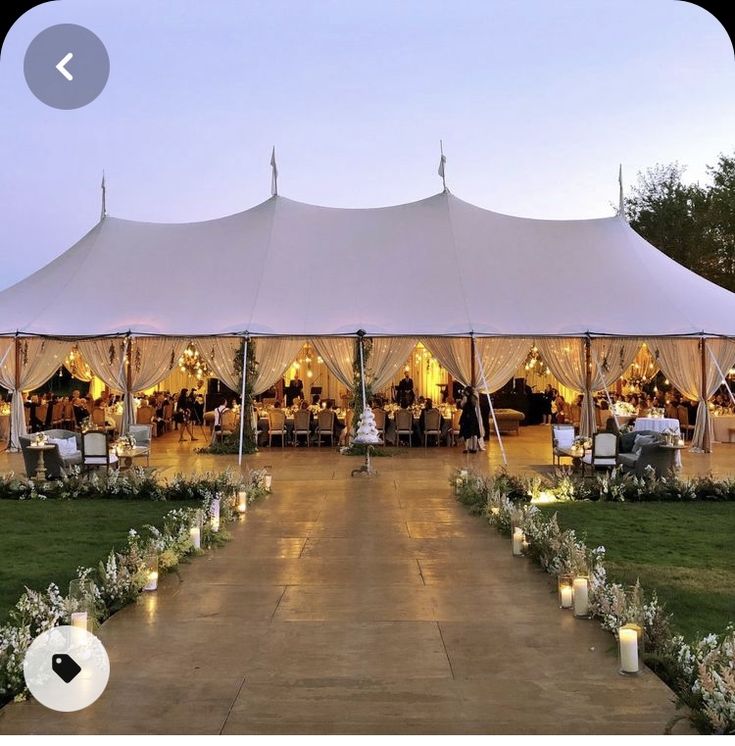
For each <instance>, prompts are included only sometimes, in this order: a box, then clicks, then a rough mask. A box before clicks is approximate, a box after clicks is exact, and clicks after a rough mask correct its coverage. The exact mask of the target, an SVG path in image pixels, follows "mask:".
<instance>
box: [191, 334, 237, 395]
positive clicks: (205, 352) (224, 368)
mask: <svg viewBox="0 0 735 746" xmlns="http://www.w3.org/2000/svg"><path fill="white" fill-rule="evenodd" d="M194 346H195V347H196V348H197V349H198V350H199V354H200V355H201V356H202V357H203V358H204V359H205V360H206V361H207V365H208V366H209V367H210V368H211V369H212V372H213V373H214V375H215V376H216V377H217V378H219V379H220V381H222V383H224V384H225V386H227V388H229V389H231V390H232V391H237V392H239V391H240V373H239V367H240V366H242V361H240V362H239V363H238V367H236V364H235V361H236V360H239V358H240V357H241V356H242V337H202V338H201V339H197V340H194Z"/></svg>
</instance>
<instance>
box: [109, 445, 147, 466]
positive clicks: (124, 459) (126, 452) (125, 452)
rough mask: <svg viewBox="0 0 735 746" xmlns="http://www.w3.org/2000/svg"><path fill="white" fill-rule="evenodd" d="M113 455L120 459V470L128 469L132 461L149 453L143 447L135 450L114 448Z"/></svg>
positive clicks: (136, 447)
mask: <svg viewBox="0 0 735 746" xmlns="http://www.w3.org/2000/svg"><path fill="white" fill-rule="evenodd" d="M113 453H115V454H116V456H117V457H118V459H120V468H121V469H130V468H131V467H132V466H133V460H134V459H136V458H140V457H141V456H147V455H148V453H149V451H148V449H147V448H146V447H145V446H135V448H115V450H114V451H113Z"/></svg>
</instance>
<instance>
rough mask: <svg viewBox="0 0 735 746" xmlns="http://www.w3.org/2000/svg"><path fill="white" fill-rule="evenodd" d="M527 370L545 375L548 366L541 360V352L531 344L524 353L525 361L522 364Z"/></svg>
mask: <svg viewBox="0 0 735 746" xmlns="http://www.w3.org/2000/svg"><path fill="white" fill-rule="evenodd" d="M524 367H525V369H526V370H527V371H532V370H533V371H535V372H536V373H538V374H539V375H540V376H545V375H547V374H548V372H549V366H548V365H547V364H546V363H545V362H544V361H543V358H542V357H541V353H540V352H539V351H538V347H536V345H533V347H531V349H530V350H529V351H528V355H526V362H525V365H524Z"/></svg>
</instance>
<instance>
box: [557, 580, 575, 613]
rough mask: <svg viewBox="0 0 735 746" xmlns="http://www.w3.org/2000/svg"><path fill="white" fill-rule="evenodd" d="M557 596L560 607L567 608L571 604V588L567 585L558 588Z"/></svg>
mask: <svg viewBox="0 0 735 746" xmlns="http://www.w3.org/2000/svg"><path fill="white" fill-rule="evenodd" d="M559 597H560V598H561V604H560V605H561V608H562V609H568V608H570V607H571V605H572V588H571V586H569V585H563V586H562V587H561V588H559Z"/></svg>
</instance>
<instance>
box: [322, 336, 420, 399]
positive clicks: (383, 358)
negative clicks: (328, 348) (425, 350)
mask: <svg viewBox="0 0 735 746" xmlns="http://www.w3.org/2000/svg"><path fill="white" fill-rule="evenodd" d="M416 342H417V340H416V339H413V338H411V337H373V338H372V343H373V347H372V350H371V352H370V358H369V359H368V364H367V369H366V371H365V380H366V381H368V382H369V384H370V385H371V386H372V390H373V391H380V390H381V389H383V387H384V386H386V385H387V384H389V383H390V382H391V381H392V380H393V378H394V377H395V376H396V374H398V373H399V372H400V370H401V368H402V367H403V366H404V365H405V363H406V360H407V359H408V357H409V355H410V354H411V351H412V350H413V348H414V347H415V346H416ZM322 357H323V356H322Z"/></svg>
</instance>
